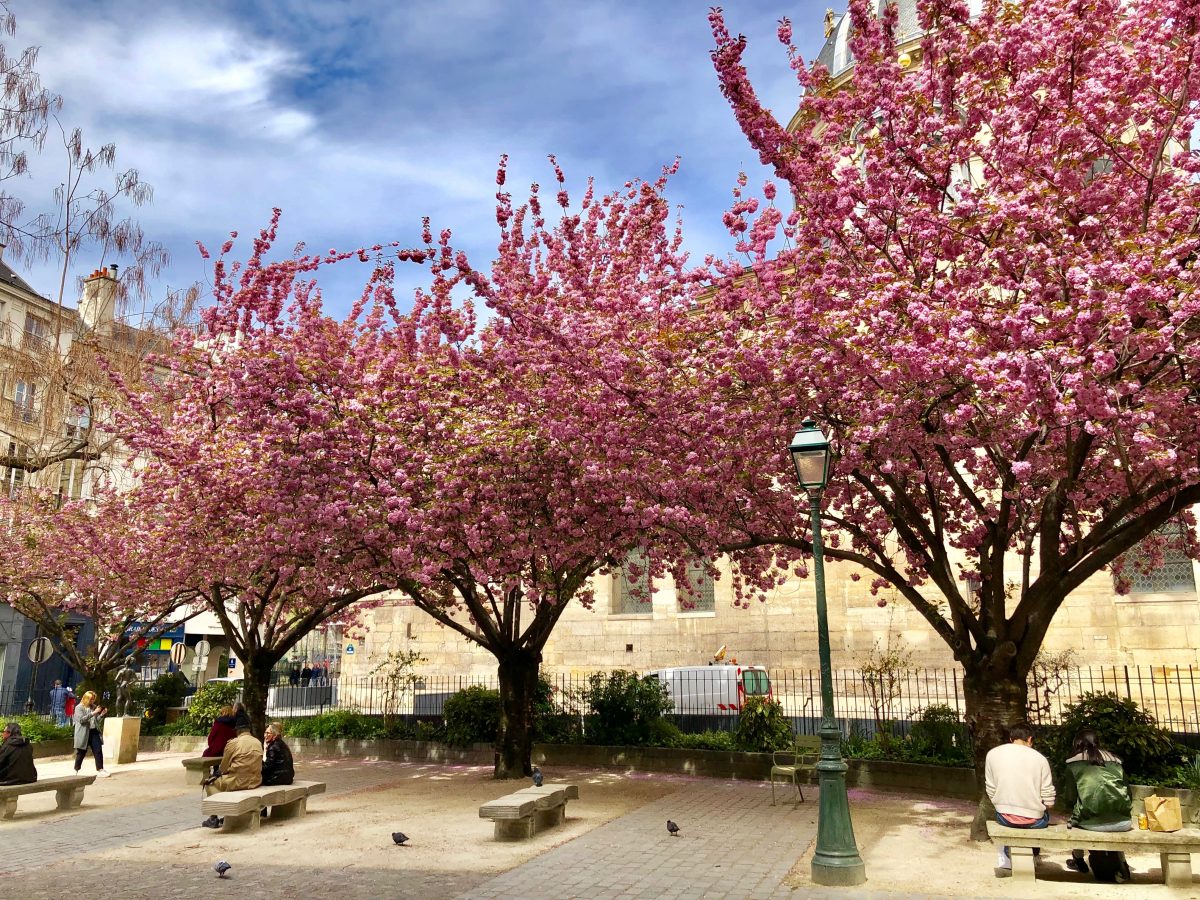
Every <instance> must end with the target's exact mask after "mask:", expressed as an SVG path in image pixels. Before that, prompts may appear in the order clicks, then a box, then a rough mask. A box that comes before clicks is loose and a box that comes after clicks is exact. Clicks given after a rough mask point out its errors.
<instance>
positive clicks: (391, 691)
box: [268, 666, 1200, 737]
mask: <svg viewBox="0 0 1200 900" xmlns="http://www.w3.org/2000/svg"><path fill="white" fill-rule="evenodd" d="M717 670H718V669H717V667H713V668H712V670H711V671H714V672H715V671H717ZM768 674H769V676H770V691H771V696H772V697H773V698H774V699H775V700H777V701H779V703H780V704H781V706H782V707H783V711H784V714H785V715H786V716H788V718H789V719H791V720H792V723H793V727H794V728H795V729H796V730H797V732H798V733H801V734H815V733H817V730H818V729H819V727H820V718H821V680H820V673H819V672H818V671H817V670H815V669H774V670H771V671H770V672H769V673H768ZM1198 676H1200V669H1198V668H1195V667H1191V666H1187V667H1162V666H1104V667H1099V666H1094V667H1089V668H1083V667H1079V668H1071V669H1062V670H1059V671H1058V672H1056V673H1054V677H1052V678H1051V679H1050V680H1049V681H1048V682H1047V683H1046V684H1045V686H1044V687H1041V688H1037V687H1032V688H1031V690H1030V701H1031V707H1032V708H1031V711H1030V712H1031V718H1032V719H1033V721H1034V723H1035V724H1039V725H1040V724H1056V723H1057V722H1059V721H1060V720H1061V718H1062V714H1063V711H1064V710H1065V709H1066V708H1067V707H1069V706H1071V705H1073V704H1074V703H1076V702H1077V701H1078V700H1079V699H1080V698H1081V697H1083V695H1085V694H1088V693H1105V692H1111V693H1115V694H1117V695H1118V696H1120V697H1122V698H1128V699H1132V700H1134V701H1135V702H1136V703H1137V704H1138V705H1139V706H1140V707H1141V708H1142V709H1144V710H1146V711H1147V712H1149V713H1150V714H1151V715H1153V716H1154V717H1155V719H1156V720H1157V721H1158V723H1159V724H1160V725H1162V726H1163V727H1164V728H1167V729H1168V730H1170V731H1173V732H1175V733H1177V734H1190V735H1200V688H1198V687H1197V684H1196V682H1197V678H1198ZM544 678H545V680H546V681H547V682H549V684H550V686H551V689H552V690H551V695H552V701H553V702H554V704H555V706H556V707H558V708H559V710H560V711H562V712H565V713H573V714H579V715H584V714H586V713H588V712H589V711H590V710H589V709H587V708H586V703H585V701H584V689H585V688H586V687H587V683H588V676H586V675H573V674H567V673H554V672H548V673H544ZM682 678H683V679H684V680H682V681H679V682H676V684H675V685H674V689H675V690H674V693H675V709H674V714H675V718H676V720H677V721H678V722H679V724H680V726H681V727H682V728H683V729H684V730H685V731H698V730H704V729H705V728H712V729H722V730H730V729H733V728H736V726H737V713H738V706H739V704H740V703H741V702H742V701H743V700H744V698H745V696H747V695H748V694H752V693H753V692H754V691H753V690H750V691H741V692H739V691H738V690H737V686H736V684H734V685H733V686H732V687H731V685H730V684H729V683H727V682H726V681H725V680H723V679H722V678H720V677H717V676H710V675H708V674H707V673H706V672H702V673H700V674H695V673H688V674H686V675H683V676H682ZM472 685H480V686H482V687H487V688H492V689H495V688H497V687H498V686H499V685H498V682H497V681H496V679H495V678H472V677H469V676H462V675H429V676H425V677H422V678H420V679H419V680H418V681H417V682H416V683H415V684H413V685H412V686H411V687H407V688H404V689H399V688H398V687H397V686H395V685H392V684H390V683H389V682H388V681H387V680H386V679H383V678H371V677H359V678H348V677H342V678H333V679H328V680H327V682H326V683H323V684H319V685H309V686H307V687H305V686H295V685H277V686H275V687H273V688H271V691H270V698H269V703H268V707H269V709H270V711H271V713H272V714H273V715H283V716H287V715H294V716H300V715H313V714H316V713H320V712H325V711H327V710H330V709H356V710H359V711H361V712H363V713H367V714H371V715H383V714H393V715H404V716H416V717H418V718H435V717H440V716H441V715H442V709H443V705H444V704H445V701H446V699H447V698H448V697H450V696H452V695H453V694H455V693H457V692H458V691H460V690H462V689H464V688H466V687H470V686H472ZM833 694H834V708H835V711H836V715H837V719H838V723H839V726H840V727H841V729H842V731H843V733H845V734H849V733H850V732H851V731H856V732H858V733H859V734H862V735H863V736H868V737H869V736H871V735H873V734H874V732H875V729H876V722H877V721H887V722H892V723H894V726H893V727H894V729H895V730H897V731H899V732H901V733H906V732H907V731H908V728H909V727H910V724H911V722H912V721H914V720H916V719H917V718H919V716H920V714H921V713H922V711H924V710H926V709H928V708H929V707H931V706H947V707H949V708H950V709H952V710H954V711H955V712H956V713H957V714H958V716H959V717H960V718H962V717H963V716H964V715H965V713H966V698H965V694H964V692H963V686H962V673H961V671H960V670H958V669H953V668H944V669H909V670H902V671H899V672H897V673H895V676H894V678H893V679H892V680H890V681H889V682H888V683H881V682H880V680H879V679H878V678H871V677H868V676H867V675H865V674H864V673H863V672H862V671H860V670H857V669H838V670H835V671H834V672H833Z"/></svg>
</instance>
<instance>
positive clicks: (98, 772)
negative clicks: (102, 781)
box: [96, 769, 112, 778]
mask: <svg viewBox="0 0 1200 900" xmlns="http://www.w3.org/2000/svg"><path fill="white" fill-rule="evenodd" d="M111 774H112V773H111V772H108V771H106V770H104V769H97V770H96V777H97V778H107V777H108V776H109V775H111Z"/></svg>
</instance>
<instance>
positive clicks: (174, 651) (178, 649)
mask: <svg viewBox="0 0 1200 900" xmlns="http://www.w3.org/2000/svg"><path fill="white" fill-rule="evenodd" d="M185 656H187V646H186V645H184V644H172V645H171V662H173V663H175V665H177V666H182V665H183V659H184V657H185Z"/></svg>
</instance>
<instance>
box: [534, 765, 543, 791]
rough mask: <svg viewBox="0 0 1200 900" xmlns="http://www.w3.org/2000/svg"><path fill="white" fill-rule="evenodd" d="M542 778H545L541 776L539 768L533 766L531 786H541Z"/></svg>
mask: <svg viewBox="0 0 1200 900" xmlns="http://www.w3.org/2000/svg"><path fill="white" fill-rule="evenodd" d="M544 780H545V779H544V778H542V770H541V769H539V768H538V767H537V766H534V767H533V786H534V787H541V786H542V782H543V781H544Z"/></svg>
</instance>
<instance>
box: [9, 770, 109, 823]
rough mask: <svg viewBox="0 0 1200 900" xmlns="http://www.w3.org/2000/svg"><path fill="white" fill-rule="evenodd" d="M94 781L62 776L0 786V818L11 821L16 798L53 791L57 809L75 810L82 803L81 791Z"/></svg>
mask: <svg viewBox="0 0 1200 900" xmlns="http://www.w3.org/2000/svg"><path fill="white" fill-rule="evenodd" d="M95 780H96V776H95V775H64V776H62V777H61V778H43V779H42V780H41V781H35V782H34V783H33V784H6V785H0V810H2V812H0V818H5V819H11V818H12V817H13V816H15V815H16V814H17V798H18V797H21V796H23V795H25V794H40V793H42V792H43V791H54V794H55V797H54V799H55V803H56V805H57V806H58V808H59V809H75V807H77V806H79V805H80V804H81V803H83V789H84V788H85V787H87V786H88V785H89V784H91V783H92V782H94V781H95Z"/></svg>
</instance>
